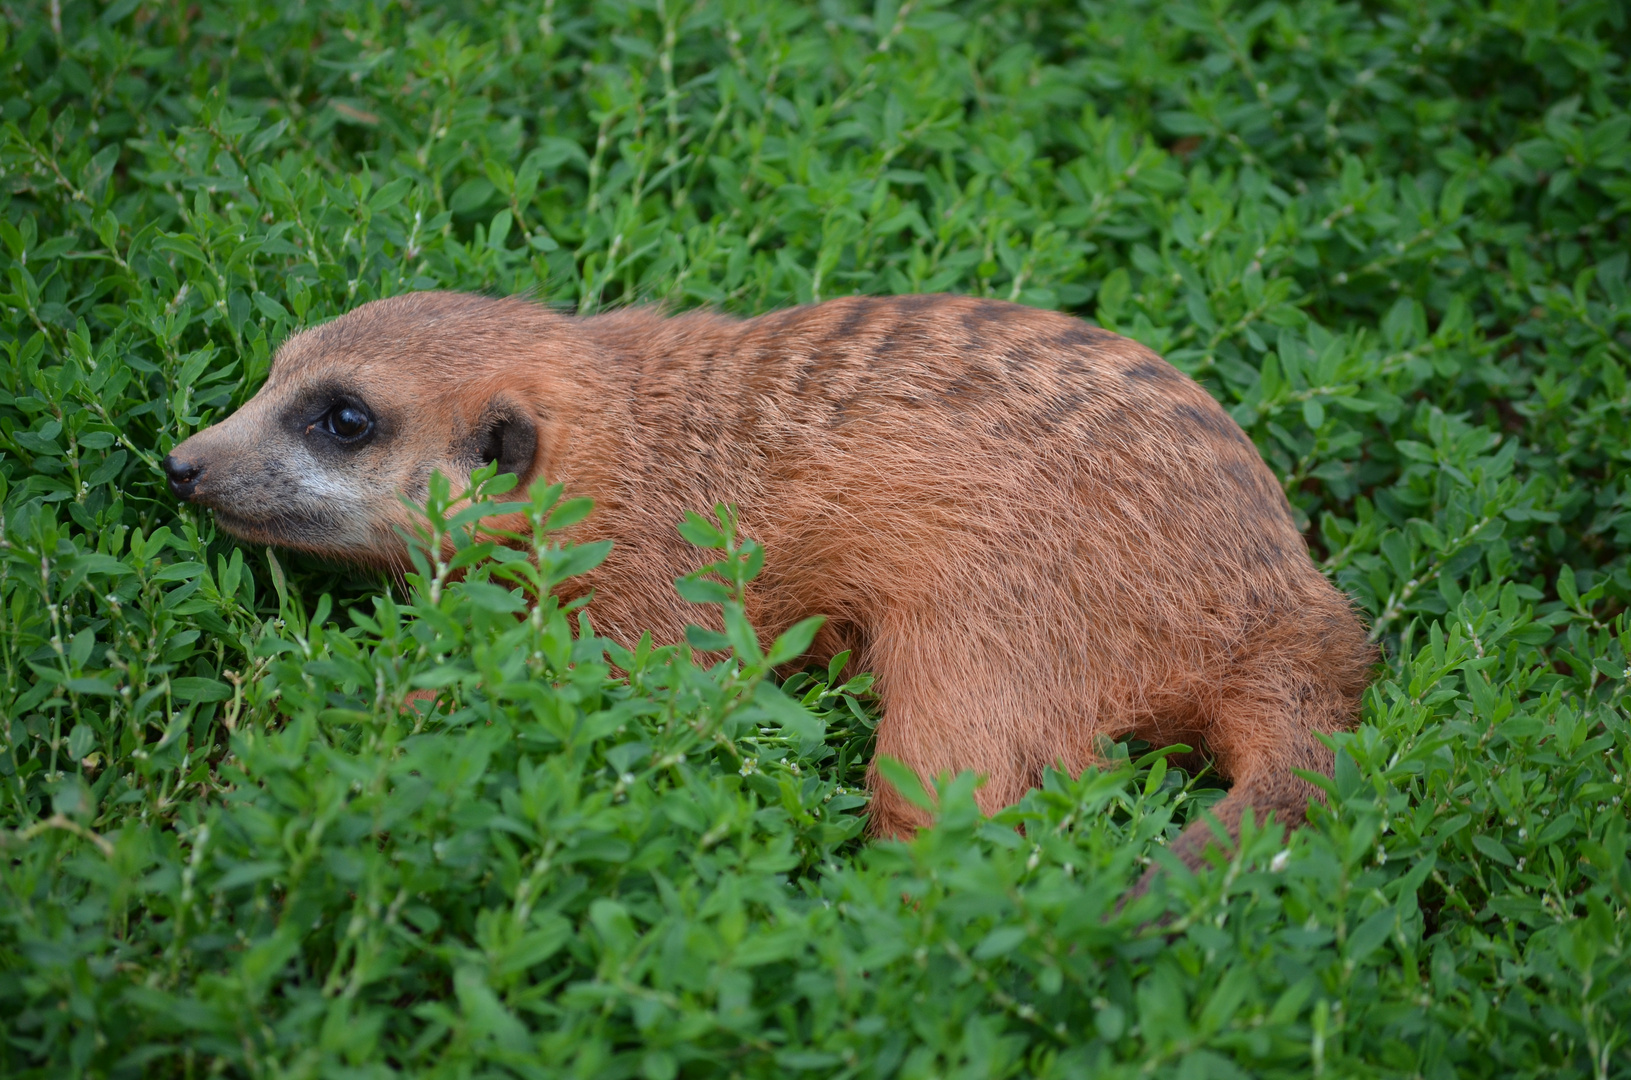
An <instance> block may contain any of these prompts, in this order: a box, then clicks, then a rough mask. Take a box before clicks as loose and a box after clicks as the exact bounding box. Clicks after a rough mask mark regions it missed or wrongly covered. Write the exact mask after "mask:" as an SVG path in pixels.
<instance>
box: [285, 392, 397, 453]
mask: <svg viewBox="0 0 1631 1080" xmlns="http://www.w3.org/2000/svg"><path fill="white" fill-rule="evenodd" d="M285 415H286V416H287V417H288V421H289V422H290V426H291V427H293V428H294V429H295V430H296V431H297V432H298V433H299V434H300V435H301V436H302V437H303V438H304V439H306V440H307V441H308V443H310V444H311V445H312V446H313V448H314V449H321V448H323V447H332V448H336V449H347V450H354V449H356V448H358V447H360V446H363V445H364V444H366V443H368V442H370V441H372V440H373V438H374V437H375V435H376V434H378V432H379V429H380V423H379V419H378V417H377V416H376V415H375V413H374V410H373V409H372V408H370V407H369V405H368V403H367V402H366V401H364V400H363V399H362V397H361V396H360V395H358V394H355V393H351V392H350V391H348V390H345V389H341V388H339V387H324V386H319V387H313V388H312V389H311V390H310V391H308V392H307V393H305V394H303V395H301V397H300V400H299V401H297V402H296V403H295V404H294V405H293V407H291V409H290V410H289V412H288V413H287V414H285Z"/></svg>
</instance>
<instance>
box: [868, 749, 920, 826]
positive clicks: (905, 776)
mask: <svg viewBox="0 0 1631 1080" xmlns="http://www.w3.org/2000/svg"><path fill="white" fill-rule="evenodd" d="M873 765H874V766H875V767H876V768H877V770H878V776H879V777H880V778H882V780H883V781H884V782H885V783H887V784H888V785H889V786H890V787H892V788H894V789H895V790H896V791H897V792H899V793H900V796H901V798H903V799H905V800H906V801H907V802H909V803H911V804H912V805H913V806H915V807H917V808H918V809H920V810H927V811H930V812H933V811H934V809H935V804H934V800H933V799H932V798H930V796H929V793H928V792H927V791H925V790H924V788H923V781H921V780H919V779H918V776H917V773H915V772H913V771H912V770H911V768H910V767H909V766H907V765H905V764H903V763H902V762H900V761H899V760H897V759H896V758H892V757H890V756H889V755H888V754H879V755H878V756H877V758H876V759H874V761H873Z"/></svg>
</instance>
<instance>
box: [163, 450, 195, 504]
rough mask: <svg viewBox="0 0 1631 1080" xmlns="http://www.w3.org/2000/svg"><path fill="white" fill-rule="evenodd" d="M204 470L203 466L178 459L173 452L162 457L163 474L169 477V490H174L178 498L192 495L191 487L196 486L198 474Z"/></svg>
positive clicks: (186, 497)
mask: <svg viewBox="0 0 1631 1080" xmlns="http://www.w3.org/2000/svg"><path fill="white" fill-rule="evenodd" d="M203 471H204V466H202V465H199V464H197V463H195V462H191V461H178V460H176V456H175V455H174V454H171V455H169V456H168V457H166V458H165V459H164V475H165V476H168V477H169V478H170V490H171V491H173V492H175V495H176V498H178V499H190V498H192V497H193V489H194V488H196V487H197V486H198V474H199V473H201V472H203Z"/></svg>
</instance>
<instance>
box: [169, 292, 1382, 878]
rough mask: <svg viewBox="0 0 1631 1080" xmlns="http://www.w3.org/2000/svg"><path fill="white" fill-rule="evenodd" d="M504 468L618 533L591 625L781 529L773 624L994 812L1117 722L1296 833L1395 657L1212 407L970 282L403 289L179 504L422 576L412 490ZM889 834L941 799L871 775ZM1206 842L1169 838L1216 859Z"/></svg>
mask: <svg viewBox="0 0 1631 1080" xmlns="http://www.w3.org/2000/svg"><path fill="white" fill-rule="evenodd" d="M489 462H497V463H498V466H499V469H500V471H503V472H513V473H515V474H516V476H517V477H518V478H519V479H520V480H521V482H522V483H523V484H525V483H527V482H530V481H531V480H533V479H535V478H537V477H539V476H544V477H547V478H548V479H550V480H551V481H558V482H560V483H562V484H564V485H565V490H566V493H567V494H568V495H569V496H588V497H590V498H592V499H593V500H594V511H593V513H592V514H590V516H589V517H588V518H587V519H586V520H585V521H584V522H582V523H581V524H580V525H578V526H575V527H574V529H573V530H572V532H571V534H570V536H569V538H570V539H571V540H574V541H579V542H583V541H592V540H600V539H606V538H610V539H611V540H613V541H614V545H613V549H612V553H611V555H610V557H609V558H608V559H607V560H606V561H605V563H603V564H602V565H601V566H600V567H599V568H598V569H596V570H594V571H593V572H591V573H590V574H588V575H586V576H585V577H583V578H582V579H578V580H575V581H574V582H573V583H572V586H571V587H572V588H574V589H576V590H578V591H577V593H575V594H574V595H582V594H583V593H585V592H588V591H590V590H592V601H591V603H590V605H589V611H590V613H591V616H592V618H593V622H594V625H595V627H596V629H597V632H598V633H601V634H603V635H605V636H607V637H609V638H611V639H613V640H616V641H619V642H621V643H623V644H624V645H632V644H634V643H635V642H636V641H637V640H638V639H639V637H640V635H641V634H642V632H644V631H647V630H649V631H651V633H652V634H653V636H654V638H655V639H656V640H657V641H658V642H659V643H662V642H679V641H681V640H683V637H684V630H685V626H686V625H687V623H689V622H693V621H696V618H697V616H696V610H695V609H694V608H692V607H691V606H689V605H687V604H685V603H684V602H683V601H681V599H680V598H679V596H678V595H677V594H676V592H675V590H674V587H673V584H672V583H673V580H674V578H675V577H676V576H678V575H681V574H683V573H686V572H687V571H689V570H691V569H693V568H695V567H696V566H697V565H699V564H700V562H701V561H702V559H701V558H700V557H699V554H698V553H697V552H696V550H695V549H693V548H691V547H689V546H688V545H687V544H686V543H685V542H684V541H683V540H682V539H681V538H680V536H679V535H678V533H677V532H676V529H675V526H676V524H677V523H678V522H679V521H680V520H681V518H682V517H683V515H684V512H685V511H687V510H694V509H706V508H708V507H710V506H713V505H716V504H719V503H727V504H735V506H736V507H737V508H738V514H739V520H740V523H741V528H742V530H743V532H744V534H745V535H749V536H753V537H755V538H757V539H758V540H759V541H761V542H762V543H763V544H764V547H765V550H766V557H765V563H764V571H763V573H762V576H761V577H760V579H759V580H758V581H757V582H755V584H754V586H753V591H752V592H751V593H750V602H749V605H748V614H749V616H750V617H751V618H752V620H753V623H754V625H755V626H756V627H757V628H759V630H760V631H761V632H762V633H763V634H764V635H765V637H766V639H767V640H768V639H770V638H771V637H773V636H775V635H777V634H780V633H781V632H782V631H783V630H785V629H787V628H788V627H789V626H790V625H792V623H794V622H795V621H797V620H799V619H801V618H803V617H805V616H809V615H824V616H826V617H827V621H826V623H825V625H824V627H823V629H822V630H821V632H820V634H819V635H818V636H817V639H816V641H815V643H814V646H813V647H812V651H811V655H810V657H809V659H810V660H811V661H812V662H821V663H825V662H826V660H827V659H828V658H830V657H831V656H833V655H835V654H836V653H838V652H839V651H841V650H844V649H850V650H853V651H854V655H855V659H856V661H857V662H858V664H859V666H860V667H861V668H863V669H865V670H868V671H871V672H872V673H873V674H874V675H875V676H876V684H875V685H876V693H877V696H878V700H879V703H880V707H881V717H882V718H881V720H880V722H879V725H878V729H877V753H879V754H888V755H891V756H893V757H895V758H897V759H899V760H901V761H903V762H905V763H906V764H907V765H909V766H911V767H912V768H913V769H914V770H915V771H916V772H917V773H918V775H919V776H921V777H922V778H923V779H924V780H925V781H932V780H933V779H934V778H935V777H937V776H939V775H941V774H944V773H956V772H959V771H961V770H965V769H967V770H973V771H974V772H976V773H978V774H980V775H981V776H982V777H983V784H982V786H981V787H980V788H979V789H978V791H977V800H978V802H979V804H980V806H981V808H982V810H984V811H985V812H986V813H988V814H990V813H994V812H996V811H997V810H999V809H1000V808H1002V807H1004V806H1007V805H1010V804H1012V803H1014V802H1016V801H1018V800H1019V798H1020V797H1021V796H1022V795H1023V794H1024V793H1025V792H1026V790H1027V789H1029V788H1032V787H1034V786H1037V785H1038V784H1039V783H1040V782H1041V779H1042V772H1043V770H1044V769H1046V768H1048V767H1050V766H1057V767H1061V768H1063V769H1066V770H1068V771H1070V772H1071V773H1077V772H1080V771H1081V770H1082V769H1084V768H1086V767H1087V766H1089V765H1092V764H1094V763H1095V762H1096V761H1097V760H1098V758H1097V757H1096V748H1097V747H1099V746H1101V745H1102V743H1101V740H1103V739H1106V738H1116V737H1120V736H1123V735H1128V734H1131V735H1135V736H1137V737H1138V738H1140V739H1143V740H1146V741H1148V742H1150V743H1152V744H1155V745H1158V746H1165V745H1171V744H1174V743H1179V742H1182V743H1188V744H1190V745H1192V746H1201V745H1204V747H1205V748H1206V749H1207V750H1208V751H1209V752H1210V754H1211V755H1212V757H1213V759H1214V761H1215V763H1216V767H1217V769H1218V771H1219V772H1220V773H1221V775H1222V776H1223V777H1225V778H1226V779H1228V780H1231V781H1232V786H1231V788H1230V790H1229V792H1228V794H1227V796H1226V797H1225V798H1224V799H1223V800H1222V801H1221V802H1219V803H1218V804H1217V805H1216V806H1215V808H1214V812H1215V814H1216V817H1217V818H1218V820H1219V821H1220V822H1221V823H1222V824H1223V825H1224V827H1225V828H1227V829H1228V830H1229V832H1230V833H1231V834H1233V835H1234V836H1236V837H1238V828H1239V822H1240V818H1241V815H1242V812H1243V811H1244V810H1245V809H1246V808H1247V807H1251V808H1252V810H1253V812H1254V815H1255V817H1256V819H1257V820H1258V821H1259V822H1262V821H1263V820H1264V819H1265V817H1266V816H1267V815H1269V814H1271V813H1272V814H1273V815H1274V816H1275V818H1276V820H1277V821H1278V823H1279V826H1280V827H1281V828H1291V827H1295V826H1298V825H1300V824H1302V823H1303V821H1304V819H1305V813H1306V810H1307V806H1308V800H1309V798H1310V796H1312V795H1315V794H1316V789H1315V788H1314V787H1313V786H1312V785H1310V784H1308V783H1306V782H1305V781H1304V780H1302V779H1300V778H1298V777H1297V776H1295V775H1294V773H1293V770H1294V769H1304V770H1312V771H1316V772H1322V773H1326V774H1327V775H1329V773H1330V772H1331V768H1332V764H1333V760H1332V752H1331V751H1330V750H1329V749H1328V748H1327V746H1326V744H1325V743H1324V742H1322V741H1321V739H1320V738H1319V736H1320V735H1322V734H1328V733H1334V732H1339V731H1342V730H1345V729H1348V728H1351V727H1352V726H1353V724H1354V722H1355V718H1356V714H1357V712H1358V707H1359V699H1360V696H1361V694H1362V692H1363V690H1364V687H1365V686H1366V684H1367V682H1368V681H1369V676H1370V673H1371V669H1372V667H1373V665H1374V663H1375V660H1376V656H1375V651H1374V649H1373V647H1372V646H1371V644H1370V643H1369V641H1368V639H1367V635H1366V632H1365V628H1364V626H1363V624H1362V622H1361V620H1360V619H1359V617H1358V616H1357V615H1356V613H1355V610H1354V608H1353V606H1352V604H1351V603H1350V602H1349V600H1348V598H1347V597H1345V596H1344V595H1343V594H1342V593H1341V592H1339V591H1338V590H1337V589H1336V588H1334V587H1333V586H1332V585H1331V583H1330V582H1329V581H1327V580H1326V578H1325V577H1324V575H1322V574H1321V573H1320V571H1319V569H1318V568H1317V567H1316V566H1315V565H1314V563H1313V561H1312V560H1311V559H1310V557H1309V553H1308V548H1307V545H1306V543H1305V541H1304V539H1303V536H1302V534H1301V533H1300V532H1299V531H1298V530H1297V527H1296V526H1295V524H1294V523H1293V519H1292V515H1291V510H1290V506H1289V504H1288V503H1287V501H1286V498H1285V495H1284V493H1283V492H1282V490H1281V488H1280V485H1279V483H1278V482H1277V481H1276V479H1275V477H1274V475H1273V474H1272V473H1271V472H1270V470H1269V469H1268V467H1267V466H1266V465H1265V464H1264V462H1263V459H1262V457H1261V456H1260V455H1259V454H1258V452H1257V449H1256V447H1255V446H1254V445H1253V444H1252V442H1251V440H1250V439H1248V438H1247V437H1246V435H1245V433H1244V432H1242V431H1241V429H1240V427H1239V426H1238V425H1237V424H1236V423H1235V422H1234V420H1233V419H1232V418H1231V417H1230V416H1229V414H1228V413H1227V412H1225V411H1224V410H1223V409H1222V408H1221V407H1220V406H1219V405H1218V403H1217V402H1216V401H1214V400H1213V399H1212V397H1211V396H1210V395H1208V394H1207V392H1206V391H1205V390H1204V389H1202V388H1201V387H1200V386H1199V385H1197V384H1196V383H1195V382H1194V381H1192V380H1191V379H1189V378H1188V377H1186V376H1184V375H1183V374H1181V373H1180V372H1179V371H1177V370H1176V369H1175V368H1173V367H1172V366H1171V365H1170V364H1168V363H1167V362H1166V361H1164V360H1163V359H1161V358H1160V357H1159V356H1156V355H1155V354H1154V353H1152V352H1151V351H1149V350H1148V349H1146V348H1145V347H1143V346H1142V345H1139V344H1137V343H1136V342H1133V341H1130V340H1128V339H1127V338H1124V337H1120V336H1118V335H1116V334H1113V333H1110V332H1108V331H1105V330H1101V329H1098V328H1095V327H1093V326H1091V325H1088V324H1087V323H1084V322H1082V321H1080V320H1078V319H1074V318H1071V317H1068V316H1065V315H1060V314H1056V313H1053V312H1047V311H1040V310H1035V309H1031V308H1026V307H1022V306H1020V305H1017V304H1009V303H1000V302H997V301H993V300H983V299H974V298H966V297H957V296H900V297H893V298H872V297H850V298H846V299H838V300H829V301H827V302H825V303H820V304H814V305H809V306H804V307H798V308H793V309H790V310H784V311H778V312H774V313H772V314H767V315H762V316H759V317H757V318H750V319H735V318H731V317H727V316H725V315H722V314H718V313H714V312H710V311H696V312H690V313H687V314H682V315H677V316H665V315H664V314H662V313H660V312H657V311H653V310H649V309H639V308H631V309H625V310H619V311H615V312H611V313H608V314H601V315H595V316H591V317H573V316H568V315H563V314H560V313H558V312H555V311H552V310H550V309H549V308H547V307H544V306H541V305H537V304H533V303H529V302H526V301H523V300H518V299H491V298H485V297H480V296H472V295H464V294H458V293H438V292H430V293H417V294H412V295H406V296H399V297H394V298H391V299H385V300H376V301H373V302H371V303H368V304H364V305H363V306H361V307H359V308H357V309H356V310H354V311H352V312H351V313H349V314H347V315H344V316H342V317H340V318H338V319H335V320H334V321H332V322H329V323H327V324H325V325H321V326H318V327H315V328H313V329H308V330H305V331H303V332H300V333H298V334H296V335H294V336H293V337H291V338H290V339H289V340H288V341H287V342H286V343H285V344H284V345H283V346H282V347H281V349H279V351H278V352H277V354H276V357H275V359H274V361H273V364H272V368H271V371H270V375H269V377H268V379H267V381H266V384H265V386H264V387H262V388H261V390H260V391H259V392H258V393H257V394H256V395H255V396H254V398H253V399H251V400H250V401H249V402H248V403H247V404H245V405H244V406H243V407H242V408H241V409H239V410H238V411H237V412H236V413H234V414H232V415H231V416H229V417H228V418H227V419H225V420H223V421H222V422H220V423H218V424H216V425H215V426H213V427H210V428H208V429H206V430H204V431H201V432H199V433H198V434H196V435H194V436H192V437H191V438H189V439H187V440H186V441H184V442H182V443H181V444H180V445H178V446H176V447H175V449H174V450H173V451H172V452H171V454H170V455H169V456H168V457H167V458H166V459H165V462H164V468H165V470H166V472H167V474H168V476H169V481H170V486H171V488H172V490H173V491H174V492H175V494H176V495H177V496H179V497H180V498H182V499H185V500H189V501H192V502H195V503H198V504H200V505H202V506H205V507H208V508H210V509H211V510H212V511H214V513H215V516H216V520H217V521H218V522H219V523H220V524H221V525H222V526H223V527H224V528H225V529H226V530H227V531H228V532H230V533H233V534H235V535H236V536H238V537H240V538H242V539H244V540H248V541H254V542H257V543H265V544H275V545H283V546H286V547H291V548H297V549H300V550H303V551H307V552H314V553H316V554H318V555H323V556H328V557H330V558H333V559H339V560H347V561H350V562H353V563H360V564H366V565H369V566H374V567H386V568H401V567H404V566H405V565H406V564H407V559H406V551H407V549H406V546H405V541H404V540H403V536H402V530H403V529H404V528H406V527H408V526H409V525H410V523H411V522H410V512H409V511H408V510H407V509H406V508H405V507H404V506H403V504H402V501H401V499H400V497H399V496H400V495H401V494H406V495H408V496H410V497H415V498H422V497H423V495H424V493H425V491H426V485H427V480H428V478H429V476H430V474H431V471H432V470H433V469H436V470H440V471H441V472H442V473H443V474H445V475H447V476H449V477H453V478H457V477H461V476H465V475H467V474H468V473H469V472H470V471H471V470H472V469H474V468H475V467H477V466H479V465H482V464H484V463H489ZM871 780H872V801H871V805H870V808H869V816H870V822H869V824H870V828H871V831H872V832H873V833H874V834H875V835H878V836H905V835H908V834H910V833H912V832H914V831H915V830H916V829H917V828H918V827H919V826H921V825H923V824H925V822H926V817H927V816H926V815H925V814H924V813H923V812H922V811H920V810H919V809H918V808H916V807H914V806H913V805H912V804H910V803H909V802H907V801H906V800H905V799H904V798H903V797H902V796H901V795H900V794H899V793H898V792H896V791H895V790H894V789H893V788H891V787H890V786H889V785H887V784H882V783H879V782H878V779H877V775H876V769H875V768H874V769H873V771H872V773H871ZM1213 836H1214V833H1213V832H1212V830H1211V829H1210V828H1209V827H1208V826H1207V825H1206V824H1205V823H1204V822H1202V823H1198V824H1194V825H1191V826H1190V827H1189V828H1188V829H1187V830H1185V832H1184V833H1183V834H1182V835H1180V836H1179V838H1178V839H1177V840H1176V841H1175V843H1174V845H1173V850H1175V851H1176V852H1177V853H1178V855H1179V856H1180V857H1181V858H1183V859H1184V860H1185V861H1186V862H1187V863H1189V864H1190V865H1199V864H1200V862H1201V861H1202V852H1203V849H1204V848H1205V847H1206V845H1207V843H1208V842H1209V841H1210V840H1211V839H1212V837H1213Z"/></svg>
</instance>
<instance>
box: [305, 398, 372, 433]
mask: <svg viewBox="0 0 1631 1080" xmlns="http://www.w3.org/2000/svg"><path fill="white" fill-rule="evenodd" d="M318 426H319V427H321V428H322V429H323V430H324V431H326V432H328V433H329V434H330V435H333V436H334V437H335V438H337V439H339V440H340V441H341V442H348V443H350V442H357V441H358V440H359V439H361V438H363V437H364V436H365V435H367V434H368V433H369V432H370V431H372V430H373V429H374V418H373V417H371V416H369V415H368V410H367V409H364V408H363V407H362V406H361V405H359V404H357V403H356V402H354V401H341V402H336V403H335V405H334V407H333V408H332V409H330V410H329V411H328V412H326V413H324V414H323V419H322V420H320V421H318Z"/></svg>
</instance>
